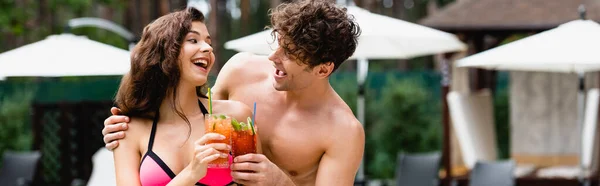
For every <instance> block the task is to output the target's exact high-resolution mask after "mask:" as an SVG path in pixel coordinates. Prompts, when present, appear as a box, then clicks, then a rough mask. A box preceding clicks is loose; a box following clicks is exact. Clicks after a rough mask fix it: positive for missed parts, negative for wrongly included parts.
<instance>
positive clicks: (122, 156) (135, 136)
mask: <svg viewBox="0 0 600 186" xmlns="http://www.w3.org/2000/svg"><path fill="white" fill-rule="evenodd" d="M142 125H143V123H142V121H141V120H139V119H132V121H131V123H130V125H129V126H130V129H129V130H127V131H126V133H127V136H128V137H127V138H123V139H121V140H120V141H119V143H120V144H119V147H120V148H117V149H114V150H113V158H114V160H115V172H116V174H117V175H116V178H117V185H119V186H137V185H141V183H140V172H139V170H140V160H141V151H140V143H139V142H140V141H139V140H140V138H141V137H142V136H140V134H142V133H141V131H140V130H143V127H142Z"/></svg>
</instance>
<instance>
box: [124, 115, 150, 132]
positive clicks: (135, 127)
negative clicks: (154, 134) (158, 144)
mask: <svg viewBox="0 0 600 186" xmlns="http://www.w3.org/2000/svg"><path fill="white" fill-rule="evenodd" d="M130 119H131V120H130V121H129V123H128V125H127V127H128V129H127V130H126V131H125V132H126V133H127V135H130V134H133V135H136V136H138V135H139V136H143V135H142V134H144V133H148V132H150V130H151V128H152V123H153V121H152V120H151V119H148V118H142V117H131V118H130Z"/></svg>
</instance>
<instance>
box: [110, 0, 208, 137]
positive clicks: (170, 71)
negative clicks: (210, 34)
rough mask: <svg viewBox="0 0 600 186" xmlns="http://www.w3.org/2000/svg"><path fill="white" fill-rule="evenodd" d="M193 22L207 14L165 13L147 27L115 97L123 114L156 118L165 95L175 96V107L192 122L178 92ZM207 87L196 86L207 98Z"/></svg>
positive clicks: (193, 11) (190, 11) (202, 18)
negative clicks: (182, 54) (182, 59)
mask: <svg viewBox="0 0 600 186" xmlns="http://www.w3.org/2000/svg"><path fill="white" fill-rule="evenodd" d="M193 21H200V22H204V14H202V12H200V11H199V10H197V9H194V8H187V9H184V10H180V11H177V12H173V13H170V14H167V15H164V16H162V17H160V18H158V19H156V20H155V21H153V22H152V23H150V24H148V25H147V26H146V27H145V28H144V31H143V33H142V37H141V39H140V41H139V43H138V44H137V45H136V47H135V48H134V49H133V52H132V54H131V69H130V71H129V73H127V74H126V75H125V76H123V78H122V80H121V85H120V86H119V90H118V92H117V95H116V98H115V104H116V106H117V107H119V109H121V113H122V114H124V115H127V116H130V117H142V118H148V119H152V118H153V117H154V116H155V115H156V114H157V111H158V108H159V107H160V104H161V103H162V101H163V100H164V99H165V97H166V96H167V95H173V96H172V100H170V101H169V103H170V107H171V109H173V110H175V112H176V113H177V115H179V117H181V118H183V119H184V120H185V121H186V122H187V123H188V125H189V124H190V122H189V120H188V119H187V117H186V116H185V115H184V114H183V112H182V111H181V106H180V105H179V104H178V102H177V97H176V95H177V91H178V90H177V86H178V85H179V78H180V76H181V74H180V71H179V69H180V67H179V62H178V60H179V59H178V58H179V53H180V51H181V46H182V43H183V40H184V38H185V36H186V35H187V34H188V32H189V31H190V29H191V25H192V22H193ZM204 86H205V85H203V86H199V87H196V95H198V96H199V97H204V98H206V96H205V94H204V93H203V91H202V90H203V88H204Z"/></svg>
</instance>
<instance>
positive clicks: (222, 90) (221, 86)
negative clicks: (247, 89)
mask: <svg viewBox="0 0 600 186" xmlns="http://www.w3.org/2000/svg"><path fill="white" fill-rule="evenodd" d="M251 56H252V54H250V53H237V54H236V55H234V56H233V57H231V58H230V59H229V60H228V61H227V63H225V65H224V66H223V68H221V71H219V75H217V80H216V81H215V85H214V86H213V87H212V88H211V92H212V94H213V96H214V97H213V99H217V100H228V99H229V94H230V93H231V92H232V91H233V90H232V88H234V87H237V86H238V84H239V83H240V78H242V77H244V76H245V75H244V74H243V73H244V71H245V70H244V63H246V62H247V60H248V58H249V57H251ZM247 70H249V69H247Z"/></svg>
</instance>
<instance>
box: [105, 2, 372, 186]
mask: <svg viewBox="0 0 600 186" xmlns="http://www.w3.org/2000/svg"><path fill="white" fill-rule="evenodd" d="M271 24H272V27H273V30H274V33H273V34H274V37H277V39H278V44H279V46H280V47H279V48H277V49H276V50H275V51H274V53H273V54H271V55H270V56H268V58H267V57H266V56H257V55H252V54H248V53H239V54H236V55H235V56H233V57H232V58H231V59H230V60H229V61H228V62H227V63H226V64H225V66H224V67H223V68H222V69H221V71H220V73H219V76H218V77H217V80H216V83H215V85H214V86H213V89H212V91H213V96H214V99H230V100H237V101H241V102H243V103H245V104H247V105H253V103H254V102H256V103H257V111H256V112H257V114H256V124H257V127H258V134H259V137H260V141H261V144H262V151H263V153H264V155H262V154H248V155H244V156H238V157H236V158H235V159H234V164H233V165H232V166H231V169H232V176H233V178H234V181H236V182H237V183H241V184H245V185H246V184H247V185H352V184H353V183H354V176H355V175H356V172H357V170H358V167H359V165H360V161H361V159H362V156H363V151H364V143H365V137H364V130H363V128H362V125H361V124H360V122H359V121H358V120H357V119H356V118H355V117H354V115H353V113H352V111H351V110H350V108H349V107H348V105H347V104H346V103H345V102H344V101H343V100H342V99H341V98H340V96H339V95H338V94H337V93H336V92H335V91H334V90H333V88H332V87H331V85H330V84H329V76H330V75H331V73H332V72H334V71H335V70H336V69H337V68H338V67H339V66H340V65H341V64H342V62H344V61H345V60H346V59H348V58H349V57H350V56H351V55H352V53H353V52H354V50H355V49H356V45H357V37H358V35H359V33H360V29H359V27H358V25H357V24H356V22H354V21H353V20H352V18H351V17H349V16H348V15H347V14H346V10H345V9H342V8H339V7H336V6H335V5H334V4H333V3H329V2H320V1H303V2H292V3H289V4H282V5H280V6H278V7H277V8H275V9H274V10H273V11H272V12H271ZM111 112H112V113H113V114H118V109H116V108H113V109H111ZM127 121H128V119H127V118H126V117H124V116H111V117H109V118H108V119H107V120H106V121H105V128H104V130H103V132H102V133H103V134H104V135H105V137H104V141H105V142H106V143H107V145H106V147H107V148H109V149H114V148H116V146H117V145H118V142H117V141H114V140H117V139H121V138H123V137H124V136H125V135H124V132H122V131H120V130H126V124H124V123H123V122H127ZM117 131H118V132H117Z"/></svg>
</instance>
